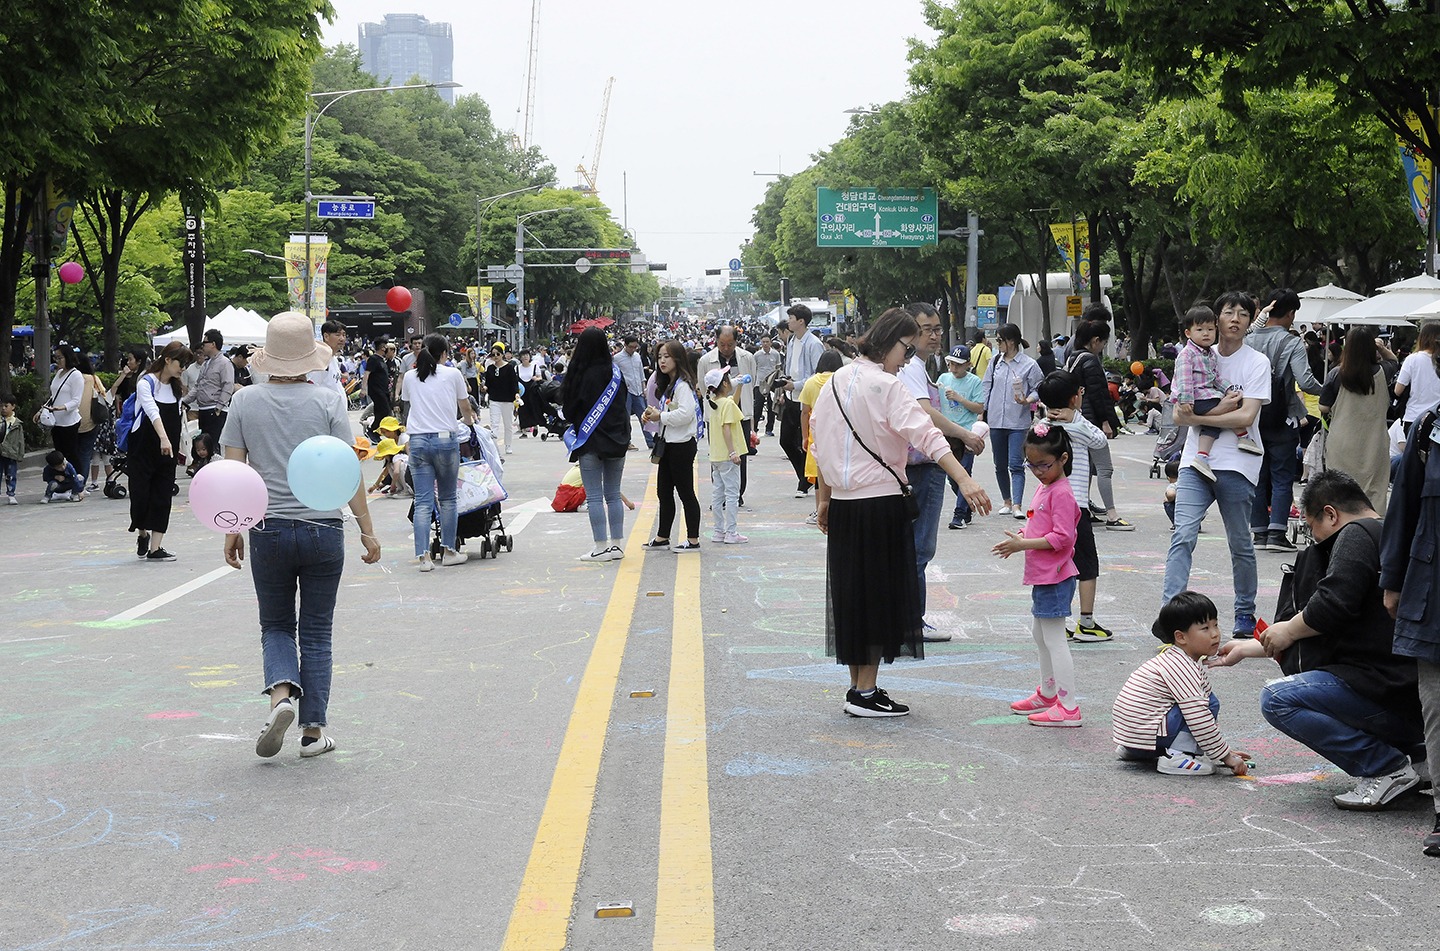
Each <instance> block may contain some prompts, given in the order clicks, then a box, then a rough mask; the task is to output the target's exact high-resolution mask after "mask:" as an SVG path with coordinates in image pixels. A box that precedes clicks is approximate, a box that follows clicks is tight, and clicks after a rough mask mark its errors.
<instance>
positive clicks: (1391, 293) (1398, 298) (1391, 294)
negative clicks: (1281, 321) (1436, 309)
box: [1299, 274, 1440, 324]
mask: <svg viewBox="0 0 1440 951" xmlns="http://www.w3.org/2000/svg"><path fill="white" fill-rule="evenodd" d="M1436 301H1440V280H1437V279H1436V278H1433V277H1430V276H1428V275H1425V274H1421V275H1420V276H1419V277H1412V278H1409V279H1407V280H1404V281H1396V282H1395V283H1394V284H1386V285H1385V286H1384V287H1382V288H1380V293H1379V294H1376V295H1375V296H1374V297H1367V298H1365V299H1364V300H1362V301H1356V302H1355V303H1354V304H1351V305H1350V306H1349V307H1346V308H1345V309H1344V310H1341V311H1337V312H1335V313H1333V314H1331V315H1330V316H1329V317H1328V318H1327V319H1326V320H1325V321H1324V323H1335V324H1353V323H1367V324H1368V323H1373V322H1374V321H1370V320H1364V321H1362V320H1359V319H1358V318H1370V317H1374V318H1389V323H1392V324H1403V323H1405V322H1406V320H1407V319H1408V318H1409V317H1410V315H1411V314H1413V313H1414V312H1415V311H1416V310H1418V309H1420V308H1421V307H1424V306H1425V305H1427V304H1433V303H1435V302H1436ZM1299 319H1300V320H1308V321H1309V322H1311V323H1314V322H1315V320H1314V319H1313V318H1310V317H1309V316H1308V315H1306V314H1305V311H1304V307H1303V306H1302V307H1301V310H1300V314H1299ZM1380 322H1381V323H1384V322H1385V321H1383V320H1382V321H1380Z"/></svg>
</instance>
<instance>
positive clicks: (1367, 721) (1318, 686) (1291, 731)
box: [1260, 670, 1425, 776]
mask: <svg viewBox="0 0 1440 951" xmlns="http://www.w3.org/2000/svg"><path fill="white" fill-rule="evenodd" d="M1260 712H1261V713H1263V714H1264V715H1265V719H1266V720H1269V721H1270V725H1271V726H1273V727H1275V729H1277V730H1279V731H1280V732H1282V733H1284V734H1285V735H1286V736H1289V737H1290V738H1292V739H1295V740H1299V741H1300V742H1301V743H1304V744H1305V745H1306V746H1308V747H1310V748H1311V749H1312V750H1314V751H1315V752H1317V753H1319V754H1320V755H1321V756H1323V757H1325V758H1326V759H1328V760H1329V761H1330V762H1332V763H1334V764H1335V765H1336V766H1339V767H1340V768H1341V769H1343V770H1345V772H1347V773H1349V774H1350V775H1351V776H1384V775H1386V774H1388V773H1393V772H1396V771H1397V770H1400V769H1403V768H1405V766H1406V765H1407V764H1408V763H1409V762H1410V756H1409V754H1410V753H1416V754H1417V755H1419V756H1422V757H1423V756H1424V753H1423V750H1424V746H1425V731H1424V727H1423V725H1422V723H1421V721H1420V720H1418V719H1417V720H1415V721H1414V722H1413V723H1412V722H1410V721H1408V720H1405V719H1403V718H1401V717H1398V716H1396V715H1395V714H1393V713H1391V712H1390V711H1389V710H1386V709H1385V708H1384V707H1382V706H1380V704H1378V703H1376V702H1375V701H1373V700H1370V699H1368V698H1366V697H1362V696H1360V694H1358V693H1356V692H1355V691H1354V690H1353V689H1351V687H1350V685H1349V684H1347V683H1346V682H1345V681H1343V680H1341V679H1340V678H1339V677H1337V676H1335V675H1334V674H1332V673H1330V672H1329V671H1327V670H1307V671H1304V672H1303V673H1298V674H1291V675H1290V676H1289V677H1284V678H1282V679H1280V680H1277V681H1275V682H1273V683H1270V684H1267V685H1266V686H1265V688H1264V689H1263V690H1261V691H1260Z"/></svg>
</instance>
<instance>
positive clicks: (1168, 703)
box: [1111, 644, 1230, 763]
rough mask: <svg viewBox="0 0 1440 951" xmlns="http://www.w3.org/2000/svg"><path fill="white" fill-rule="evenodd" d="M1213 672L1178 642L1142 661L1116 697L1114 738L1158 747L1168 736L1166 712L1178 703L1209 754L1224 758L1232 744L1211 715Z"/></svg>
mask: <svg viewBox="0 0 1440 951" xmlns="http://www.w3.org/2000/svg"><path fill="white" fill-rule="evenodd" d="M1210 693H1211V689H1210V677H1209V675H1208V674H1207V673H1206V671H1205V668H1204V667H1202V666H1200V663H1199V662H1198V661H1195V660H1191V659H1190V656H1189V655H1188V654H1186V653H1185V652H1184V651H1183V650H1181V649H1180V648H1178V647H1176V646H1174V645H1173V644H1167V645H1166V646H1165V647H1164V648H1163V649H1162V650H1161V651H1160V653H1159V654H1158V655H1157V656H1155V657H1152V658H1150V659H1149V660H1147V661H1146V662H1145V663H1143V664H1141V665H1140V667H1139V669H1137V670H1136V671H1135V672H1134V673H1133V674H1131V675H1130V679H1128V680H1126V681H1125V686H1124V687H1121V688H1120V695H1119V696H1118V697H1116V698H1115V705H1114V707H1113V708H1112V710H1111V714H1112V718H1113V720H1114V729H1113V732H1112V738H1113V739H1114V741H1115V743H1116V744H1118V745H1120V746H1126V747H1129V748H1131V749H1136V750H1153V749H1154V748H1155V739H1156V738H1157V737H1160V736H1164V735H1165V715H1166V714H1167V713H1169V712H1170V708H1171V707H1175V706H1178V707H1179V708H1180V712H1181V714H1183V715H1184V717H1185V725H1186V726H1187V727H1188V728H1189V730H1190V734H1191V735H1192V736H1194V737H1195V742H1196V743H1198V744H1200V749H1202V750H1204V751H1205V755H1206V756H1208V757H1210V759H1212V760H1214V761H1215V762H1217V763H1218V762H1220V761H1222V760H1223V759H1225V757H1227V756H1229V755H1230V746H1229V744H1227V743H1226V742H1225V737H1224V736H1222V735H1221V733H1220V727H1219V725H1218V724H1217V723H1216V722H1215V718H1214V717H1213V716H1211V715H1210Z"/></svg>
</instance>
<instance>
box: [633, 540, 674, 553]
mask: <svg viewBox="0 0 1440 951" xmlns="http://www.w3.org/2000/svg"><path fill="white" fill-rule="evenodd" d="M640 547H641V548H648V549H650V550H651V551H660V550H662V549H665V548H669V547H670V539H668V538H667V539H665V540H664V541H661V540H660V539H658V538H652V539H650V540H649V541H648V542H646V543H645V544H643V545H641V546H640Z"/></svg>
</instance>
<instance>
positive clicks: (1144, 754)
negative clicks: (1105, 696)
mask: <svg viewBox="0 0 1440 951" xmlns="http://www.w3.org/2000/svg"><path fill="white" fill-rule="evenodd" d="M1210 715H1211V716H1212V717H1216V718H1218V717H1219V716H1220V698H1219V697H1217V696H1215V695H1214V694H1213V693H1212V694H1211V695H1210ZM1181 730H1190V725H1189V724H1188V723H1186V722H1185V714H1183V713H1181V712H1180V708H1179V707H1178V706H1176V707H1171V708H1170V711H1169V712H1168V713H1166V714H1165V735H1164V736H1157V737H1155V748H1154V749H1153V750H1137V749H1136V748H1135V747H1133V746H1127V747H1125V751H1124V752H1123V753H1122V754H1121V758H1122V759H1130V760H1134V759H1159V758H1160V756H1161V754H1163V753H1166V752H1168V751H1169V749H1170V745H1171V744H1172V743H1174V742H1175V738H1176V737H1177V736H1179V735H1180V731H1181ZM1194 732H1195V731H1193V730H1190V734H1191V735H1192V736H1193V735H1194ZM1196 745H1197V746H1198V745H1199V744H1198V743H1197V744H1196Z"/></svg>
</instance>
